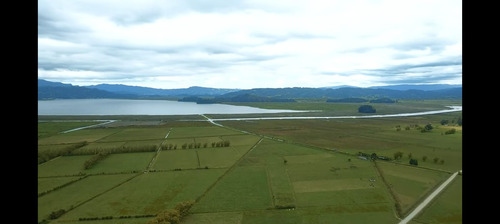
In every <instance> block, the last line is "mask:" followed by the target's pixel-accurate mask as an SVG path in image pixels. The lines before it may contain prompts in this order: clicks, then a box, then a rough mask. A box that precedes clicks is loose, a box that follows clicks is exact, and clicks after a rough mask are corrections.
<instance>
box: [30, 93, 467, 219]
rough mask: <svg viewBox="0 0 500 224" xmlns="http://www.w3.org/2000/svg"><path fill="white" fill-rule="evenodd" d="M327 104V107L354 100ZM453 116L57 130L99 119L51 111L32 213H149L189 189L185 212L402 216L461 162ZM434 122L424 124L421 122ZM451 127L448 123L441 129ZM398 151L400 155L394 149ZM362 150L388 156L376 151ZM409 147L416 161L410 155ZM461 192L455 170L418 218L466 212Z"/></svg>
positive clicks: (183, 197)
mask: <svg viewBox="0 0 500 224" xmlns="http://www.w3.org/2000/svg"><path fill="white" fill-rule="evenodd" d="M264 104H265V103H263V104H262V105H264ZM312 104H314V103H311V102H310V103H306V104H303V105H298V106H297V105H294V106H295V107H296V108H273V109H297V108H298V107H300V108H301V109H307V108H309V107H312V106H314V105H312ZM273 105H274V106H276V105H277V104H267V106H269V107H272V106H273ZM282 107H287V105H286V104H283V106H282ZM322 107H324V108H328V109H329V110H330V112H328V113H332V114H334V113H340V112H338V111H336V110H340V111H342V110H350V109H352V108H351V107H352V106H349V105H341V106H338V107H334V105H333V104H328V105H323V106H322ZM418 107H421V108H423V109H429V108H433V109H435V108H439V106H437V104H436V103H428V102H411V103H407V104H403V105H391V106H385V107H384V109H383V110H386V111H406V112H414V110H416V109H417V108H418ZM377 109H378V108H377ZM439 109H442V108H439ZM381 110H382V109H381ZM460 116H461V113H460V112H454V113H447V114H438V115H425V116H415V117H405V118H401V117H400V118H396V117H395V118H374V119H360V120H358V119H338V120H335V119H328V120H266V121H221V122H218V123H220V124H222V125H224V126H225V127H219V126H214V125H211V124H210V123H208V122H203V121H194V120H203V118H202V117H201V116H198V117H196V116H190V118H192V119H193V121H178V120H172V119H170V120H168V119H166V120H168V122H165V121H164V120H163V118H162V120H163V121H158V122H153V121H150V120H151V119H152V118H151V117H147V118H146V120H145V121H138V120H140V118H134V120H131V121H118V122H115V123H111V124H109V125H107V126H105V127H96V128H89V129H82V130H78V131H74V132H68V133H61V131H64V130H68V129H73V128H77V127H83V126H88V125H91V124H96V123H95V122H94V123H93V122H90V121H80V122H78V121H71V122H69V121H66V120H62V121H57V119H51V120H50V121H47V122H39V128H38V130H39V138H38V152H39V157H40V156H43V157H44V159H40V158H39V165H38V195H39V196H38V221H39V223H69V224H73V223H81V220H85V223H89V224H92V223H104V224H116V223H133V224H135V223H142V224H145V223H146V222H148V220H150V219H151V218H152V217H154V216H155V215H156V214H158V213H159V212H161V211H164V210H165V209H172V208H174V207H175V205H176V204H177V203H180V202H184V201H188V200H194V201H195V204H194V206H193V207H192V208H191V209H190V210H189V212H190V214H189V215H188V216H187V217H185V218H184V219H183V220H182V223H188V224H193V223H227V224H233V223H243V224H246V223H264V224H265V223H330V222H332V220H335V223H367V222H369V223H398V222H399V219H398V213H400V215H405V214H407V213H408V212H409V211H411V209H413V208H414V207H415V206H416V205H417V204H418V203H419V202H420V201H421V200H422V198H423V197H425V196H426V195H428V194H429V193H430V192H431V191H432V190H433V189H434V188H435V187H436V186H438V185H439V184H440V183H441V182H442V181H444V180H445V179H447V178H448V177H449V176H450V175H451V173H452V172H455V171H456V170H458V169H461V168H462V142H461V140H462V129H461V126H458V125H456V123H455V121H456V119H457V118H458V117H460ZM209 117H214V118H215V117H220V116H219V115H209ZM442 120H449V121H450V123H448V124H446V125H444V124H441V123H440V122H441V121H442ZM146 121H147V122H146ZM452 121H453V122H452ZM141 122H145V123H146V124H148V125H137V124H139V123H141ZM153 123H154V124H155V125H152V124H153ZM429 123H430V124H432V126H433V129H432V130H431V131H429V132H425V133H424V132H421V131H420V130H421V129H419V128H418V127H423V126H425V125H426V124H429ZM118 124H121V125H118ZM398 127H399V130H398ZM406 127H408V128H406ZM451 128H454V129H456V132H455V133H454V134H444V133H445V132H446V131H447V130H450V129H451ZM224 141H226V142H227V144H226V145H224V144H222V143H221V142H224ZM217 143H221V144H217ZM396 152H401V153H402V157H401V158H398V159H395V158H393V157H394V155H395V153H396ZM99 153H104V154H102V155H101V157H98V159H96V158H97V157H96V156H97V155H98V154H99ZM360 153H362V154H364V155H371V154H373V153H375V154H376V155H378V156H386V157H388V158H391V160H390V161H384V160H381V159H378V160H376V161H371V160H370V159H367V158H364V157H363V156H360ZM424 156H425V157H426V159H423V158H424ZM412 158H413V159H418V165H417V166H415V165H410V164H409V161H410V159H412ZM435 158H438V159H437V160H435ZM93 159H95V161H93V162H94V163H93V164H92V166H90V167H88V168H85V166H84V164H85V163H87V162H88V161H90V160H93ZM441 161H443V162H441ZM461 194H462V179H461V176H458V177H457V178H456V179H455V180H454V181H453V183H452V184H451V186H450V187H449V188H447V189H446V190H445V191H444V193H442V194H441V195H439V196H438V197H437V199H435V201H433V203H431V205H430V206H429V207H427V208H426V209H425V210H424V211H423V212H422V213H421V214H419V215H418V216H417V217H416V218H415V222H418V223H436V222H451V223H461V220H462V215H461V214H462V207H461V204H462V197H461ZM61 210H62V212H61Z"/></svg>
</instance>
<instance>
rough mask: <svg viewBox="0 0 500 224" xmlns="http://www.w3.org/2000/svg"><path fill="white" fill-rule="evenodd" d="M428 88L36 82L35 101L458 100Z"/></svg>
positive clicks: (453, 91)
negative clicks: (165, 86)
mask: <svg viewBox="0 0 500 224" xmlns="http://www.w3.org/2000/svg"><path fill="white" fill-rule="evenodd" d="M425 88H429V87H428V86H425V85H422V86H419V85H412V86H406V87H405V89H404V90H398V89H391V88H390V87H387V88H384V87H377V88H358V87H341V88H300V87H294V88H255V89H248V90H238V89H218V88H207V87H189V88H184V89H155V88H149V87H138V86H126V85H108V84H101V85H97V86H73V85H71V84H64V83H59V82H49V81H46V80H42V79H39V80H38V99H39V100H40V99H90V98H130V99H133V98H160V97H172V98H179V99H181V98H183V97H189V96H196V97H202V98H203V99H207V98H208V99H215V100H217V101H219V102H220V101H224V102H227V101H229V102H235V101H238V102H240V101H243V102H249V101H251V100H254V101H256V102H291V101H292V100H291V99H299V98H302V99H304V98H306V99H307V98H327V99H342V98H368V99H374V98H391V99H461V98H462V87H461V86H460V87H455V86H452V85H450V86H449V87H447V86H446V85H442V87H440V88H436V87H433V88H434V89H433V90H423V89H425Z"/></svg>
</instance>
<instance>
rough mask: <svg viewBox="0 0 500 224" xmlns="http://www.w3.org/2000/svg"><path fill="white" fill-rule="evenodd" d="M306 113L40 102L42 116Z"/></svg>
mask: <svg viewBox="0 0 500 224" xmlns="http://www.w3.org/2000/svg"><path fill="white" fill-rule="evenodd" d="M283 112H302V111H297V110H270V109H261V108H255V107H248V106H234V105H226V104H196V103H193V102H178V101H171V100H131V99H56V100H39V101H38V115H192V114H252V113H283Z"/></svg>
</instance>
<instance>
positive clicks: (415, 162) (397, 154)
mask: <svg viewBox="0 0 500 224" xmlns="http://www.w3.org/2000/svg"><path fill="white" fill-rule="evenodd" d="M401 158H403V152H399V151H398V152H395V153H394V159H396V160H398V159H401ZM408 159H410V164H412V165H418V160H417V159H415V158H413V154H412V153H411V152H410V153H409V154H408ZM427 159H428V157H427V156H422V161H424V162H425V161H427ZM432 161H433V162H434V163H439V164H444V159H440V158H438V157H434V159H433V160H432Z"/></svg>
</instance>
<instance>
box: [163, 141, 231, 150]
mask: <svg viewBox="0 0 500 224" xmlns="http://www.w3.org/2000/svg"><path fill="white" fill-rule="evenodd" d="M230 145H231V142H230V141H229V140H223V141H217V142H212V144H211V146H212V148H219V147H229V146H230ZM208 146H209V145H208V143H207V142H205V143H203V144H201V143H200V142H198V143H189V144H188V143H184V144H182V145H181V148H182V149H199V148H202V147H203V148H207V147H208ZM161 149H162V150H176V149H177V144H175V145H174V144H168V145H162V146H161Z"/></svg>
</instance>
